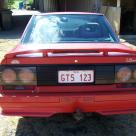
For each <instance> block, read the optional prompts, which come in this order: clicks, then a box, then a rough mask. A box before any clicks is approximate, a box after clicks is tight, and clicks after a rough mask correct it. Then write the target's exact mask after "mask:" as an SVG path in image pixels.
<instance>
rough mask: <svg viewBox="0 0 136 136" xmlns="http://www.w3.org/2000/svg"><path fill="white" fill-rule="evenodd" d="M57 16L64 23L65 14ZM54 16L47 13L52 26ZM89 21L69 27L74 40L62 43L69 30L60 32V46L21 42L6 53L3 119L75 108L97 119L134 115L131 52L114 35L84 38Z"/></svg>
mask: <svg viewBox="0 0 136 136" xmlns="http://www.w3.org/2000/svg"><path fill="white" fill-rule="evenodd" d="M69 14H70V13H69ZM72 14H73V13H72ZM75 14H77V13H74V15H75ZM80 14H81V13H78V15H80ZM47 15H48V14H47ZM62 15H63V16H62V17H61V24H63V23H66V22H67V21H68V18H67V16H66V15H64V13H63V14H62ZM83 15H84V14H83ZM85 15H86V14H85ZM87 15H90V16H94V15H92V14H87ZM54 16H55V18H54ZM95 16H97V17H98V16H101V15H95ZM56 17H57V15H56V14H55V15H54V14H53V15H52V16H51V18H50V21H51V20H52V18H53V23H54V21H55V22H56V20H57V23H58V22H59V21H58V18H56ZM82 17H83V16H82ZM87 18H88V17H87ZM38 19H39V17H38V18H37V20H38ZM44 19H45V18H44ZM85 19H86V18H85ZM94 19H95V18H93V21H92V22H91V23H88V22H87V25H86V26H84V23H83V24H82V23H81V24H82V25H83V26H82V25H81V27H80V28H79V29H73V28H72V30H75V31H74V35H75V34H77V33H78V34H77V37H79V39H80V41H79V42H77V41H75V40H74V41H72V42H71V41H69V40H67V37H69V38H71V37H70V35H69V33H71V30H69V29H68V30H69V31H68V30H67V29H62V30H63V31H61V35H62V37H63V36H64V34H65V36H66V35H67V37H65V38H64V37H63V39H64V40H65V42H64V41H63V40H62V41H59V42H55V43H51V42H49V41H48V43H46V44H41V43H39V38H37V39H36V43H33V44H32V43H28V44H26V41H29V40H28V39H27V40H26V39H25V38H22V39H23V42H22V44H20V45H19V46H17V48H15V49H14V50H13V51H11V52H10V53H9V54H7V55H6V56H5V59H4V60H3V61H2V64H1V66H0V80H1V82H0V85H1V86H0V87H1V95H0V106H1V113H2V114H3V115H19V116H44V117H45V116H46V117H48V116H51V115H54V114H56V113H73V112H75V111H77V110H80V111H81V112H96V113H99V114H103V115H110V114H123V113H134V112H135V111H136V92H135V90H136V64H135V62H136V52H135V51H134V50H133V49H131V48H130V47H127V46H126V45H123V44H120V43H119V41H118V40H117V37H116V36H112V38H111V37H110V38H111V39H109V37H108V38H107V37H106V38H105V41H101V38H99V40H100V41H97V40H98V39H96V40H94V38H95V37H93V39H91V40H90V39H89V37H88V35H92V33H95V32H96V31H97V30H96V31H95V30H94V29H91V28H90V26H89V27H88V25H90V24H91V25H93V28H94V27H96V28H98V27H99V26H98V24H97V23H96V21H95V20H94ZM44 21H45V20H44ZM46 21H47V20H46ZM47 22H48V21H47ZM52 25H53V26H54V24H52ZM107 25H108V24H107ZM68 26H70V25H69V24H68ZM28 27H29V26H28ZM35 27H36V26H35ZM37 27H38V26H37ZM73 27H74V25H73ZM84 27H85V28H84ZM29 28H30V27H29ZM38 28H39V27H38ZM42 28H43V27H42ZM62 28H63V25H62ZM81 29H82V30H83V29H85V33H84V35H85V37H86V39H87V42H85V41H84V39H83V38H85V37H84V36H83V35H82V36H81V35H80V34H79V30H81ZM90 29H91V30H90ZM82 30H81V31H82ZM26 31H27V33H24V35H23V37H26V38H28V37H27V34H28V33H29V32H28V29H27V30H26ZM29 31H30V29H29ZM31 31H32V30H31ZM55 31H56V30H55ZM62 32H63V33H62ZM34 33H35V32H34V30H33V35H35V34H36V35H37V32H36V33H35V34H34ZM71 34H73V31H72V33H71ZM95 34H96V35H97V32H96V33H95ZM29 35H30V34H29ZM104 35H105V34H104ZM111 35H114V32H112V33H111ZM46 36H47V35H46ZM48 36H49V35H48ZM34 37H35V36H34ZM97 37H98V35H97ZM48 38H49V37H48ZM91 38H92V36H91ZM30 39H31V40H32V39H33V40H34V38H33V37H31V38H30ZM54 39H55V40H56V37H55V38H54ZM71 39H72V40H73V36H72V38H71ZM31 40H30V41H31ZM57 40H58V39H57ZM59 40H60V39H59ZM76 40H77V39H76ZM107 40H108V41H107ZM109 40H110V41H109ZM113 40H114V41H113ZM66 41H67V42H66ZM23 43H24V44H23Z"/></svg>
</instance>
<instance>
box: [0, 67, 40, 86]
mask: <svg viewBox="0 0 136 136" xmlns="http://www.w3.org/2000/svg"><path fill="white" fill-rule="evenodd" d="M36 84H37V77H36V67H10V68H9V67H1V68H0V85H21V86H22V85H36Z"/></svg>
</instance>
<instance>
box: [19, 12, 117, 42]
mask: <svg viewBox="0 0 136 136" xmlns="http://www.w3.org/2000/svg"><path fill="white" fill-rule="evenodd" d="M21 42H22V44H31V43H34V44H35V43H36V44H37V43H38V44H46V43H79V42H83V43H89V42H96V43H97V42H99V43H100V42H106V43H114V42H118V39H117V37H116V35H115V34H114V32H113V31H112V29H111V27H110V26H109V24H108V22H107V21H106V19H105V17H104V16H102V15H89V14H83V15H79V14H72V15H71V14H53V15H41V16H34V17H33V18H32V19H31V21H30V23H29V25H28V27H27V30H26V31H25V33H24V35H23V37H22V41H21Z"/></svg>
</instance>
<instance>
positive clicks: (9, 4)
mask: <svg viewBox="0 0 136 136" xmlns="http://www.w3.org/2000/svg"><path fill="white" fill-rule="evenodd" d="M15 1H16V0H8V8H10V9H11V7H12V5H13V4H14V3H15Z"/></svg>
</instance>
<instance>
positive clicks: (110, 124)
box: [16, 115, 136, 136]
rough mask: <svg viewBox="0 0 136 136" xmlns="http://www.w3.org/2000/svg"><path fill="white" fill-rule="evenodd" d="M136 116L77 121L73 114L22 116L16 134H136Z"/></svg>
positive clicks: (119, 135)
mask: <svg viewBox="0 0 136 136" xmlns="http://www.w3.org/2000/svg"><path fill="white" fill-rule="evenodd" d="M135 135H136V116H135V115H122V116H110V117H101V116H93V117H86V118H85V119H84V120H82V121H80V122H76V121H75V120H74V119H73V118H72V117H71V116H66V115H65V116H64V115H57V116H54V117H51V118H49V119H46V118H21V119H20V120H19V122H18V126H17V130H16V136H135Z"/></svg>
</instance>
